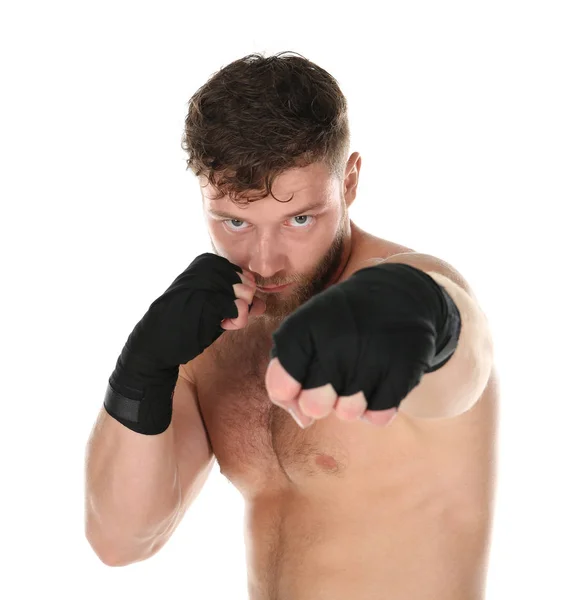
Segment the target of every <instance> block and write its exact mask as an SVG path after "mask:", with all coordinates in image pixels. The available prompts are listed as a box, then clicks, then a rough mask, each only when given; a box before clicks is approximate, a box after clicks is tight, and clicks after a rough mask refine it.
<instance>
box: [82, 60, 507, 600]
mask: <svg viewBox="0 0 577 600" xmlns="http://www.w3.org/2000/svg"><path fill="white" fill-rule="evenodd" d="M283 61H285V62H283ZM331 86H332V87H331ZM223 90H226V91H227V92H228V93H229V94H232V96H231V97H230V98H229V96H227V95H223ZM256 90H258V91H260V93H261V95H260V96H259V95H258V94H257V93H256ZM271 90H273V91H271ZM307 93H308V94H310V97H307V95H306V94H307ZM267 94H268V96H267ZM331 94H332V96H331ZM257 97H258V98H259V101H260V102H261V104H257V105H256V106H254V105H253V104H254V103H255V102H256V100H255V98H257ZM287 97H288V98H290V99H291V100H292V103H291V102H289V101H288V100H287ZM227 98H229V100H230V103H229V104H227V100H226V99H227ZM307 107H308V110H309V112H307ZM342 107H343V102H342V97H341V96H340V95H339V93H338V88H337V87H336V85H335V83H334V82H333V81H332V80H331V78H330V76H328V74H326V72H324V71H322V70H319V68H318V67H315V66H314V65H312V63H310V62H308V61H306V59H302V58H294V57H292V58H291V57H289V58H281V57H278V56H277V57H273V59H270V60H269V59H264V58H262V57H261V58H255V57H254V56H253V57H247V58H245V59H243V60H241V61H237V62H236V63H233V64H232V65H230V66H229V67H228V68H226V69H224V70H223V71H222V72H221V73H219V74H218V75H217V76H215V77H214V78H213V79H212V80H211V81H210V82H209V84H207V86H205V87H204V88H203V89H201V91H200V92H199V93H198V94H197V95H196V96H195V97H193V100H192V101H191V108H190V111H189V115H188V117H187V135H188V136H189V138H187V144H186V147H187V148H188V150H189V153H190V157H191V158H190V159H189V165H191V166H192V167H194V169H195V173H196V174H197V175H199V181H200V183H201V187H200V189H201V195H202V202H203V212H204V216H205V219H206V222H207V227H208V232H209V234H210V238H211V243H212V249H213V252H206V253H203V254H201V255H199V256H197V257H196V258H194V260H192V262H191V263H190V264H189V265H188V267H187V268H186V269H185V270H184V271H183V272H182V273H181V274H180V275H179V276H178V277H176V279H174V281H173V283H172V284H171V285H170V286H169V287H168V289H166V291H165V292H164V293H163V294H161V295H160V296H159V297H158V298H157V299H156V300H155V301H154V302H153V303H152V304H151V305H150V308H149V309H148V311H147V312H146V314H145V315H144V316H143V317H142V319H141V320H140V321H139V322H138V323H137V325H136V326H135V327H134V329H133V331H132V333H131V334H130V336H129V337H128V339H127V341H126V344H125V345H124V348H123V349H122V352H121V353H120V356H119V357H118V359H117V362H116V366H115V369H114V371H113V372H112V374H111V376H110V379H109V382H108V386H107V391H106V395H105V400H104V410H103V411H101V414H100V416H99V420H98V422H97V425H96V427H95V430H94V432H93V435H92V438H91V441H90V446H89V456H88V462H87V536H88V539H89V540H90V542H91V544H92V546H93V548H94V549H95V551H96V552H97V553H98V555H99V556H100V557H101V559H102V560H103V561H104V562H105V563H107V564H113V565H123V564H129V563H131V562H135V561H138V560H144V559H146V558H148V557H150V556H152V555H153V554H154V553H156V552H157V551H158V550H159V549H160V548H161V547H162V546H163V545H164V544H165V543H166V541H167V540H168V539H169V538H170V536H171V534H172V532H173V531H174V530H175V528H176V527H177V525H178V523H179V522H180V520H181V519H182V517H183V515H184V514H185V512H186V510H187V509H188V507H189V506H190V504H191V503H192V501H193V499H194V498H195V497H197V495H198V493H199V492H200V489H201V488H202V485H203V484H204V482H205V481H206V478H207V476H208V473H209V471H210V468H211V467H212V464H213V463H214V461H215V460H217V461H218V463H219V466H220V470H221V473H223V474H224V475H225V476H226V477H227V478H228V479H229V480H230V481H231V482H232V483H233V484H234V485H235V486H236V487H237V489H238V490H239V491H240V492H241V493H242V495H243V498H244V500H245V503H246V523H245V524H246V527H245V533H246V538H245V539H246V545H247V569H248V587H249V593H250V598H251V600H256V599H259V600H261V599H262V600H265V599H267V600H268V599H273V598H275V599H276V598H291V599H293V600H305V599H309V598H315V599H321V598H331V599H333V600H341V599H343V600H344V599H349V598H374V599H375V600H377V599H381V598H382V599H385V598H395V599H398V600H404V599H409V598H410V599H412V600H419V599H421V598H422V599H425V598H426V599H429V598H431V599H432V598H435V599H436V598H439V599H440V598H442V599H443V600H457V599H458V600H464V599H471V600H473V599H480V598H482V593H483V589H484V588H483V586H484V581H483V575H484V571H485V568H486V558H487V540H488V533H489V526H490V523H491V510H490V509H491V506H492V477H493V472H492V465H493V443H494V441H493V440H494V425H495V406H496V398H497V393H496V388H495V378H494V376H493V374H494V371H493V359H492V343H491V336H490V332H489V328H488V325H487V322H486V319H485V316H484V314H483V312H482V310H481V309H480V307H479V306H478V303H477V301H476V299H475V297H474V294H473V292H472V290H471V289H470V287H469V286H468V285H467V283H466V281H465V280H464V279H463V277H462V276H461V275H460V274H459V273H457V271H456V270H455V269H454V268H453V267H451V266H450V265H449V264H448V263H446V262H444V261H442V260H440V259H438V258H436V257H433V256H431V255H428V254H422V253H417V252H414V251H412V250H411V249H409V248H406V247H403V246H401V245H399V244H396V243H393V242H390V241H387V240H383V239H380V238H378V237H375V236H373V235H371V234H369V233H367V232H365V231H363V230H361V229H360V228H359V227H358V226H357V225H356V224H355V223H353V222H352V220H351V219H350V215H349V208H350V206H351V204H352V202H353V201H354V199H355V197H356V195H357V187H358V181H359V174H360V168H361V157H360V155H359V153H358V152H354V153H352V154H351V155H350V156H348V155H347V156H346V160H345V161H344V164H343V163H339V161H338V160H337V159H333V158H331V157H330V155H327V153H329V154H330V147H331V146H330V143H331V139H330V135H333V136H336V138H335V140H336V141H335V140H333V144H334V147H335V148H340V147H344V148H347V147H348V145H347V143H345V142H346V140H347V135H348V134H347V131H348V130H347V128H346V126H342V124H343V123H344V121H343V116H342ZM251 110H253V111H254V113H251ZM219 111H220V112H219ZM283 111H284V113H283ZM331 111H332V112H331ZM279 115H282V118H281V116H279ZM291 119H293V121H292V122H291V121H290V120H291ZM339 123H340V124H341V126H342V128H341V129H340V130H339V128H338V125H339ZM257 124H258V125H259V126H258V127H257ZM241 125H242V127H241ZM227 127H228V128H230V129H227ZM237 127H239V129H237ZM283 127H285V128H286V130H284V129H283ZM291 127H293V128H294V131H291V129H290V128H291ZM323 127H324V130H323ZM247 131H251V132H252V133H251V135H249V136H247V133H246V132H247ZM319 131H324V132H325V136H324V137H322V136H320V134H319ZM339 131H340V134H339ZM241 133H242V135H241ZM237 134H238V136H240V137H235V135H237ZM227 135H228V138H229V139H228V140H227V137H226V136H227ZM211 136H212V137H211ZM299 136H300V138H301V139H300V143H301V144H303V146H302V148H301V150H302V151H301V152H297V150H298V142H299ZM339 136H340V137H339ZM319 139H322V144H321V146H319V148H315V147H314V141H315V140H317V141H318V140H319ZM219 140H220V142H221V143H222V148H220V147H219V146H218V145H217V144H218V142H219ZM259 140H260V143H261V146H260V147H259V146H258V142H259ZM343 140H344V141H343ZM251 143H252V144H253V145H254V146H255V147H256V150H255V148H251V146H250V144H251ZM283 143H284V144H286V146H284V147H283V146H282V144H283ZM275 144H278V147H275ZM307 144H308V145H307ZM339 144H341V145H340V146H339ZM309 146H310V148H311V149H312V150H311V151H310V152H309V151H308V150H307V149H308V148H309ZM259 148H260V151H261V155H260V156H261V157H262V161H265V159H266V158H267V157H268V154H266V152H265V150H268V152H269V153H272V154H273V155H274V156H276V158H277V162H276V163H275V162H274V161H272V159H271V161H269V163H265V168H263V167H262V164H261V163H257V164H256V166H254V165H253V166H252V167H251V168H248V167H246V165H243V164H240V165H238V164H237V165H236V170H235V169H232V166H234V165H235V164H236V163H235V156H236V160H239V161H240V160H241V159H240V158H239V157H241V156H253V157H254V156H255V155H257V150H258V149H259ZM275 148H276V150H277V153H276V155H275ZM279 148H280V149H284V154H283V153H282V152H281V150H279ZM203 152H205V153H206V155H203V154H202V153H203ZM323 152H324V154H323ZM235 153H236V154H235ZM243 153H244V154H243ZM292 154H294V157H293V161H292V163H291V162H290V156H291V155H292ZM274 156H273V158H274ZM281 159H282V160H281ZM203 160H204V162H203ZM242 160H245V159H244V158H243V159H242ZM247 160H248V159H247ZM339 164H340V165H341V166H340V167H339V166H338V165H339ZM202 165H204V171H203V169H202V168H201V167H202ZM279 165H281V166H279ZM283 165H284V166H283ZM210 168H213V171H211V170H210ZM259 168H260V169H261V170H260V171H259ZM235 173H236V175H235ZM259 173H261V174H262V175H263V176H264V177H265V179H264V180H263V179H259V177H258V174H259ZM250 174H252V176H253V178H256V179H253V180H251V181H249V183H247V177H248V175H250ZM271 174H272V175H273V177H270V178H269V179H268V180H267V178H268V177H269V176H271ZM235 177H236V179H235ZM263 181H264V183H263ZM255 192H258V193H257V194H255ZM243 200H244V202H243ZM368 201H370V202H372V203H374V204H375V212H376V213H378V212H381V203H382V202H383V201H382V199H380V198H378V197H377V196H374V197H373V198H371V199H370V200H368ZM415 212H416V214H417V213H418V206H416V207H415ZM442 223H443V219H440V220H439V224H432V225H431V226H437V227H440V226H442ZM439 234H440V235H442V231H440V233H439ZM289 415H290V416H289ZM393 417H394V420H393ZM293 419H294V420H293ZM295 421H296V423H297V424H298V426H299V427H297V425H296V424H295ZM363 421H364V422H363ZM213 566H214V568H215V570H216V569H217V566H216V565H213ZM198 567H199V568H201V569H206V568H210V565H198ZM218 568H220V569H222V568H226V567H225V566H222V565H221V566H219V567H218Z"/></svg>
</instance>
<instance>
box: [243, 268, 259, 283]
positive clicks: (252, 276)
mask: <svg viewBox="0 0 577 600" xmlns="http://www.w3.org/2000/svg"><path fill="white" fill-rule="evenodd" d="M240 276H241V277H244V278H246V279H249V280H250V281H252V282H253V283H254V284H255V285H256V279H255V277H254V275H253V274H252V273H251V272H250V271H245V270H244V269H243V271H242V273H241V274H240Z"/></svg>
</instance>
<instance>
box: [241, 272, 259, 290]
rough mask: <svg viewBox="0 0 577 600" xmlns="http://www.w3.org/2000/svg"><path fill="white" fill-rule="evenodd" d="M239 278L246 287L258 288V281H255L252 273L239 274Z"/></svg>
mask: <svg viewBox="0 0 577 600" xmlns="http://www.w3.org/2000/svg"><path fill="white" fill-rule="evenodd" d="M239 276H240V278H241V280H242V283H244V284H245V285H248V286H251V287H254V288H256V281H255V279H254V276H253V275H252V274H251V273H248V274H247V273H246V272H242V273H239Z"/></svg>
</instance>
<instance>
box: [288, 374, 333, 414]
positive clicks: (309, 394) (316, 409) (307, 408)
mask: <svg viewBox="0 0 577 600" xmlns="http://www.w3.org/2000/svg"><path fill="white" fill-rule="evenodd" d="M337 398H338V396H337V393H336V391H335V388H334V387H333V386H332V385H331V384H330V383H327V384H326V385H323V386H321V387H317V388H313V389H310V390H302V391H301V393H300V395H299V398H298V405H299V408H300V410H301V411H302V412H303V413H304V414H305V415H307V416H309V417H313V418H315V419H323V418H324V417H327V416H328V415H329V413H330V412H331V411H332V410H333V408H334V406H335V402H336V401H337Z"/></svg>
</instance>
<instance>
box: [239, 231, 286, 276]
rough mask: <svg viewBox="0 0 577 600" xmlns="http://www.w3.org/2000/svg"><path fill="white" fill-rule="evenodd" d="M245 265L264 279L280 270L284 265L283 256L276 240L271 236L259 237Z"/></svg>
mask: <svg viewBox="0 0 577 600" xmlns="http://www.w3.org/2000/svg"><path fill="white" fill-rule="evenodd" d="M247 266H248V269H249V271H251V272H252V273H254V274H255V275H257V276H258V277H260V278H262V279H264V280H265V281H266V280H268V279H270V278H271V277H273V276H274V275H275V273H278V272H279V271H282V270H283V269H284V268H285V266H286V265H285V257H284V255H283V254H282V252H281V250H280V248H279V244H278V242H277V243H276V244H275V240H274V238H271V237H269V238H263V239H261V240H260V241H259V243H258V244H257V246H256V248H255V249H254V251H253V252H252V254H251V256H250V260H249V262H248V265H247ZM261 283H263V282H261ZM265 285H267V284H266V283H265Z"/></svg>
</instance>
